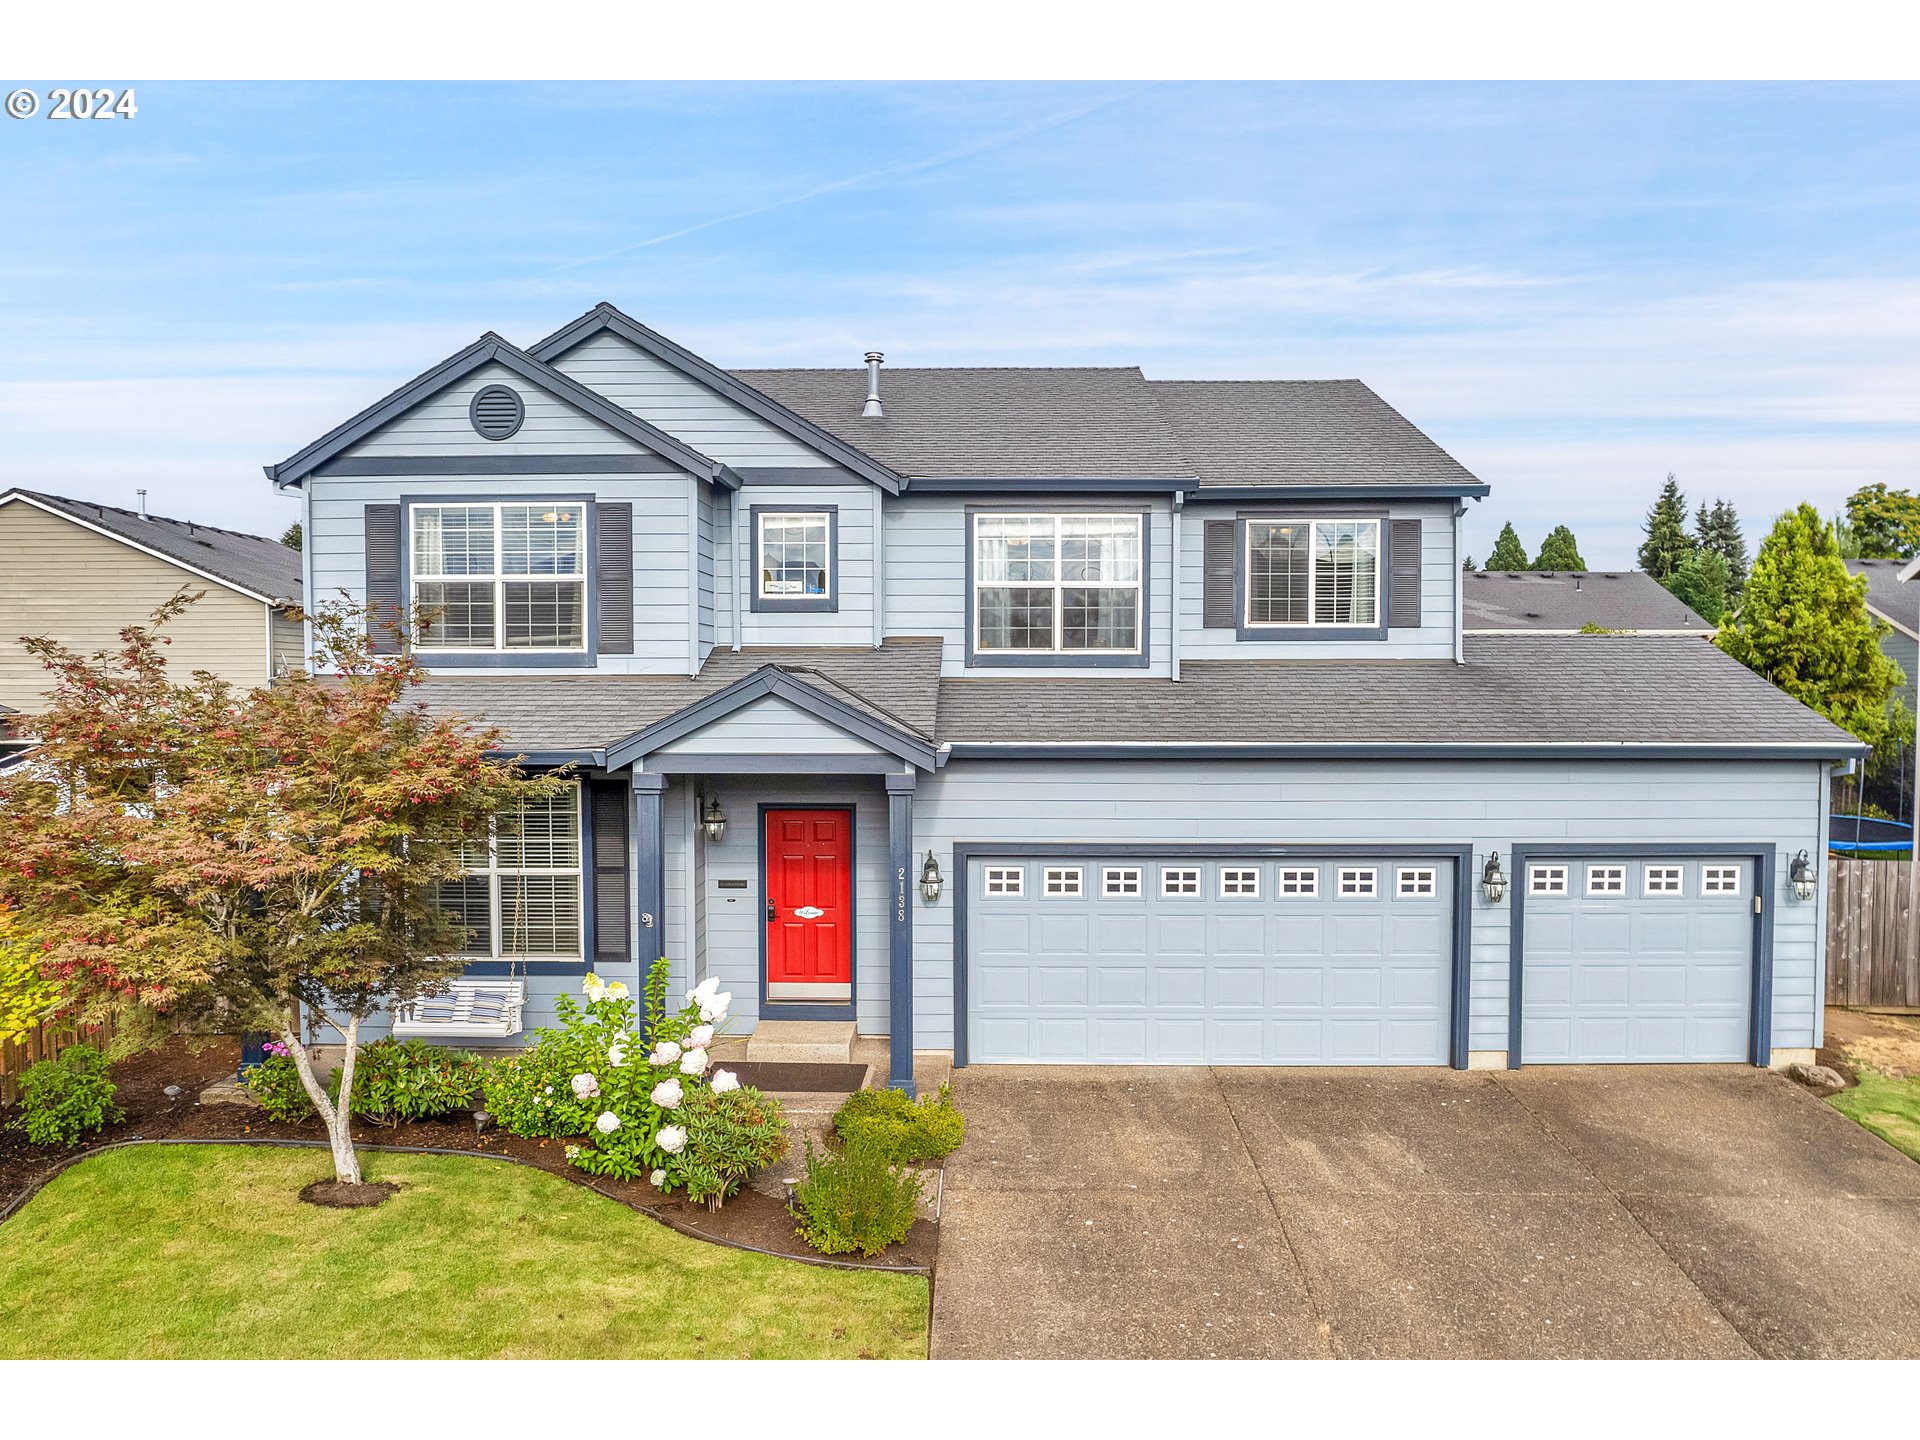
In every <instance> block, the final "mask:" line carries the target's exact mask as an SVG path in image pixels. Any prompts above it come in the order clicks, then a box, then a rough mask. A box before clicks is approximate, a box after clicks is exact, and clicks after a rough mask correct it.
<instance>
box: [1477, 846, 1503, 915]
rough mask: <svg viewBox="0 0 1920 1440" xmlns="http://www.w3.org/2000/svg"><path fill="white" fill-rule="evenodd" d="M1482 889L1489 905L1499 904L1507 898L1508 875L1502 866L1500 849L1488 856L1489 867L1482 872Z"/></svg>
mask: <svg viewBox="0 0 1920 1440" xmlns="http://www.w3.org/2000/svg"><path fill="white" fill-rule="evenodd" d="M1480 889H1481V891H1482V892H1483V893H1484V894H1485V895H1486V897H1487V903H1488V904H1489V905H1498V904H1499V903H1500V902H1501V901H1502V900H1504V899H1506V898H1507V877H1506V874H1505V872H1504V871H1502V870H1501V868H1500V852H1499V851H1498V850H1496V851H1494V852H1493V853H1492V854H1491V855H1489V856H1487V868H1486V869H1485V870H1482V871H1481V872H1480Z"/></svg>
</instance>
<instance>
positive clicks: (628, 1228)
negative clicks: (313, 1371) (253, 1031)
mask: <svg viewBox="0 0 1920 1440" xmlns="http://www.w3.org/2000/svg"><path fill="white" fill-rule="evenodd" d="M363 1160H364V1163H365V1164H366V1167H367V1172H368V1173H367V1178H368V1179H369V1180H392V1181H398V1182H399V1183H400V1184H401V1185H402V1186H404V1187H405V1188H403V1189H402V1190H400V1191H399V1193H397V1194H396V1195H394V1196H393V1197H391V1198H390V1199H389V1200H388V1201H387V1202H386V1204H384V1205H381V1206H378V1207H377V1208H374V1209H370V1210H324V1209H320V1208H318V1207H316V1206H312V1205H306V1204H302V1203H301V1202H300V1201H299V1200H298V1199H297V1198H296V1195H297V1192H298V1191H299V1189H300V1187H301V1186H302V1185H305V1184H306V1183H307V1182H308V1181H310V1180H316V1179H320V1178H324V1177H325V1176H327V1175H329V1174H330V1173H331V1171H330V1167H329V1166H328V1163H327V1160H326V1157H325V1154H324V1152H318V1151H312V1150H269V1149H253V1148H247V1147H242V1146H165V1145H160V1146H143V1147H135V1148H132V1149H127V1150H117V1151H110V1152H108V1153H107V1154H104V1155H101V1156H99V1157H97V1158H95V1159H92V1160H88V1161H86V1162H84V1163H83V1164H80V1165H77V1166H75V1167H74V1168H73V1169H71V1170H69V1171H67V1172H66V1173H65V1174H63V1175H61V1176H60V1177H59V1178H58V1179H57V1180H55V1181H54V1182H53V1183H52V1184H51V1185H49V1186H48V1187H47V1188H46V1189H45V1190H43V1191H41V1192H40V1194H39V1195H37V1196H35V1197H34V1199H33V1200H32V1201H31V1202H29V1203H28V1205H27V1206H26V1207H25V1208H24V1209H23V1210H21V1211H20V1213H19V1214H17V1215H15V1216H14V1217H13V1219H11V1220H9V1221H7V1222H6V1223H5V1224H4V1225H0V1359H23V1358H31V1357H42V1358H49V1359H51V1358H79V1357H100V1358H118V1357H133V1356H143V1357H153V1358H173V1357H180V1358H184V1357H205V1358H245V1357H271V1358H287V1359H335V1358H347V1357H355V1358H375V1357H415V1358H438V1357H461V1356H468V1357H479V1356H494V1357H513V1358H520V1357H525V1358H551V1359H562V1358H565V1359H599V1358H624V1357H632V1358H663V1357H705V1356H712V1357H742V1356H744V1357H755V1358H760V1357H765V1358H794V1359H800V1358H834V1357H847V1358H852V1357H857V1356H873V1357H878V1358H909V1357H912V1358H917V1357H923V1356H925V1354H926V1353H927V1282H926V1280H924V1279H923V1278H921V1277H918V1276H906V1275H888V1274H881V1273H875V1272H864V1273H863V1272H857V1271H847V1270H829V1269H824V1268H821V1267H818V1266H812V1265H802V1264H800V1263H798V1262H797V1261H791V1260H776V1259H773V1258H771V1257H767V1256H761V1255H750V1254H747V1253H745V1252H743V1251H739V1250H726V1249H722V1248H720V1247H719V1246H716V1245H709V1244H706V1243H705V1242H703V1241H699V1240H690V1239H688V1238H687V1237H685V1236H684V1235H679V1234H676V1233H674V1232H673V1231H671V1230H669V1229H667V1228H666V1227H665V1226H663V1225H661V1224H659V1223H657V1222H656V1221H653V1220H649V1219H647V1218H646V1217H645V1216H644V1215H638V1214H635V1213H634V1212H633V1211H631V1210H628V1209H627V1208H625V1207H624V1206H621V1205H616V1204H615V1203H613V1202H612V1201H611V1200H606V1199H603V1198H602V1197H600V1196H598V1195H595V1194H593V1193H592V1192H591V1191H588V1190H584V1189H582V1188H581V1187H579V1186H577V1185H572V1184H569V1183H568V1182H567V1181H565V1180H562V1179H560V1178H558V1177H557V1176H553V1175H548V1174H545V1173H543V1172H541V1171H538V1170H531V1169H528V1168H526V1167H524V1166H519V1165H509V1164H504V1163H501V1162H499V1161H489V1160H471V1159H461V1158H458V1157H454V1156H428V1155H368V1156H364V1157H363Z"/></svg>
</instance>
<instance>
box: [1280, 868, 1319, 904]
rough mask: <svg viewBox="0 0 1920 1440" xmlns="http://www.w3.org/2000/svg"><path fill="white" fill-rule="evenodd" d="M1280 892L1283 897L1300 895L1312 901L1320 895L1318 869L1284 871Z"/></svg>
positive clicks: (1281, 876) (1281, 875)
mask: <svg viewBox="0 0 1920 1440" xmlns="http://www.w3.org/2000/svg"><path fill="white" fill-rule="evenodd" d="M1279 891H1280V893H1281V894H1282V895H1298V896H1301V897H1303V898H1305V899H1309V900H1310V899H1312V898H1314V897H1315V896H1317V895H1318V894H1319V893H1320V872H1319V870H1317V869H1314V870H1282V871H1281V872H1280V884H1279Z"/></svg>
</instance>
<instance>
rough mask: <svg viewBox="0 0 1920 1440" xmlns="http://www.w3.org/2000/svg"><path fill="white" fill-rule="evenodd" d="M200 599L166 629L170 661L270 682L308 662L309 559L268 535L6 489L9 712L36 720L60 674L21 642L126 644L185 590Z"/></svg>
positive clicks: (4, 686)
mask: <svg viewBox="0 0 1920 1440" xmlns="http://www.w3.org/2000/svg"><path fill="white" fill-rule="evenodd" d="M183 589H184V590H188V591H192V592H194V593H197V594H199V595H200V596H201V598H200V599H199V600H198V601H196V602H195V603H194V604H193V606H192V607H191V608H189V609H188V610H187V611H186V613H185V614H183V615H181V616H180V618H179V619H177V620H175V621H173V622H172V624H170V625H169V626H168V627H167V634H168V635H170V636H171V637H172V641H173V643H172V644H171V646H169V648H168V650H167V663H168V665H169V666H170V667H171V668H173V669H174V670H176V671H179V672H181V673H183V674H184V673H186V672H188V671H192V670H211V671H212V672H214V673H215V674H217V675H220V676H222V677H224V678H225V679H228V680H231V681H232V682H233V683H234V684H236V685H264V684H266V683H267V682H268V681H269V680H270V679H272V678H273V676H274V675H275V674H276V673H279V672H280V671H282V670H284V669H286V668H287V667H289V666H297V665H299V664H300V663H301V662H302V655H301V647H302V644H303V643H304V642H303V640H302V636H301V627H300V625H299V624H298V623H297V622H296V621H294V620H291V619H290V618H288V612H289V611H290V610H291V609H293V608H295V607H297V606H298V605H299V603H300V595H301V589H300V555H299V552H298V551H295V550H289V549H288V548H287V547H286V546H284V545H281V544H278V543H277V542H275V541H272V540H263V539H261V538H260V537H259V536H257V535H241V534H238V533H236V532H234V531H232V530H220V529H216V528H215V527H213V526H210V525H201V524H198V523H196V522H193V521H188V520H167V519H164V518H162V517H161V516H158V515H153V516H148V515H143V514H141V513H140V512H139V511H136V510H120V509H116V508H115V507H114V506H112V505H99V504H95V503H94V502H93V501H91V500H71V499H68V498H66V497H64V496H60V495H43V494H41V493H39V492H37V491H33V490H8V491H5V492H4V493H0V707H4V706H11V707H12V708H13V709H14V710H16V711H18V712H20V714H21V716H23V717H24V716H27V715H31V714H32V713H33V712H34V711H35V710H37V709H38V708H39V707H40V705H41V701H42V697H43V696H44V694H45V692H46V689H47V686H48V684H49V683H50V681H51V679H52V677H51V676H50V675H49V674H48V673H47V671H46V668H45V667H44V666H43V665H42V664H41V663H40V662H39V661H38V660H36V659H34V658H33V656H31V655H30V654H28V653H27V651H26V649H25V648H24V647H23V646H22V645H21V644H20V640H21V637H22V636H28V635H51V636H53V637H54V638H55V639H57V640H60V641H62V642H64V643H65V644H67V645H69V646H71V647H72V648H74V649H76V650H81V651H91V650H98V649H103V648H106V647H109V646H112V645H115V644H117V643H118V640H119V636H120V631H121V629H122V628H123V627H125V626H127V625H134V624H139V623H141V622H143V621H145V620H146V619H147V618H148V617H149V616H150V615H152V613H153V612H154V610H155V609H156V608H158V607H159V606H160V605H162V604H164V603H165V602H166V601H168V600H169V599H171V598H172V597H173V596H174V595H176V594H178V593H179V592H180V591H181V590H183Z"/></svg>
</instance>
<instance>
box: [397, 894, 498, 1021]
mask: <svg viewBox="0 0 1920 1440" xmlns="http://www.w3.org/2000/svg"><path fill="white" fill-rule="evenodd" d="M513 918H514V928H513V930H512V931H510V932H509V933H510V934H514V935H520V934H523V933H524V930H523V928H522V922H523V921H524V920H525V918H526V895H525V892H524V891H522V892H521V893H520V894H519V895H518V896H517V897H516V898H515V900H514V917H513ZM507 963H508V965H509V967H510V968H509V970H508V973H507V974H506V975H503V976H497V977H494V976H489V977H485V978H476V979H468V978H466V977H464V976H463V977H462V978H460V979H458V980H449V981H448V982H447V988H446V989H444V990H440V991H436V992H435V993H434V994H432V995H421V996H418V997H416V998H415V999H413V1000H409V1001H407V1002H406V1003H405V1004H404V1005H399V1006H396V1007H395V1008H394V1012H393V1033H394V1034H395V1035H419V1036H423V1037H427V1038H436V1037H437V1038H453V1039H459V1038H470V1039H471V1038H491V1039H504V1038H506V1037H507V1036H509V1035H518V1034H519V1033H520V1028H521V1026H520V1012H521V1011H522V1010H523V1009H525V1008H526V1004H527V982H526V977H525V975H524V974H523V972H522V967H523V965H524V964H525V956H524V955H522V954H521V953H520V952H519V951H518V950H515V951H514V952H513V955H512V958H511V959H510V960H509V961H508V962H507Z"/></svg>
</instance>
